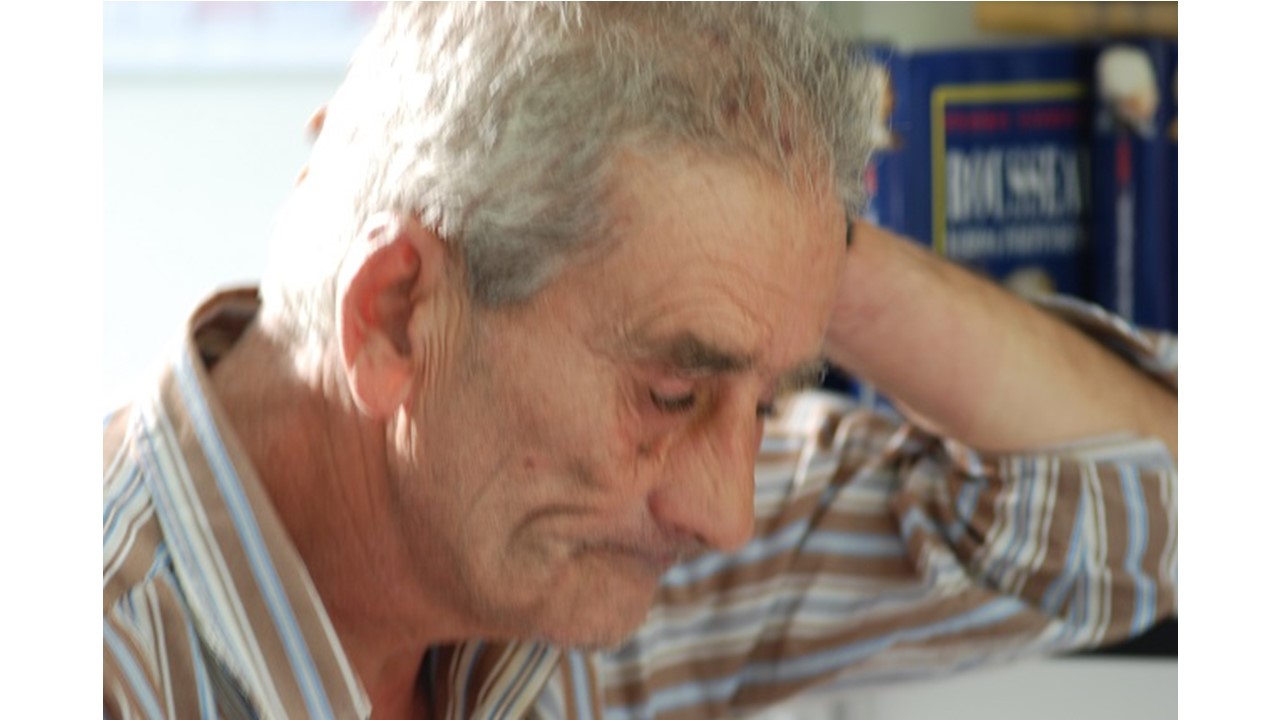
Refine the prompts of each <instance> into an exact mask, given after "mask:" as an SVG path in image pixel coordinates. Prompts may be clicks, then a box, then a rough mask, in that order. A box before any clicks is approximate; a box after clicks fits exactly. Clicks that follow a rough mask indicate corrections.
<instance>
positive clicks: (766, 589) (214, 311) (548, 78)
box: [103, 3, 1177, 718]
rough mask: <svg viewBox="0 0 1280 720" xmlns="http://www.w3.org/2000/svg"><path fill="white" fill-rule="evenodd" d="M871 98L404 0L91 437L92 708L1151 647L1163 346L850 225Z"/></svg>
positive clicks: (778, 25)
mask: <svg viewBox="0 0 1280 720" xmlns="http://www.w3.org/2000/svg"><path fill="white" fill-rule="evenodd" d="M874 87H875V82H874V76H873V74H872V73H871V72H870V71H869V70H868V69H867V68H866V67H865V66H863V65H861V64H858V63H856V62H850V61H849V59H848V58H846V57H845V56H844V55H843V54H842V53H841V52H840V51H839V50H838V48H837V47H836V46H835V45H834V44H833V43H831V42H830V41H829V40H827V39H824V38H823V37H822V36H821V35H820V34H818V33H817V32H816V31H815V30H814V29H813V28H811V27H810V26H809V25H808V24H807V23H806V21H805V19H804V18H803V17H802V16H800V15H798V14H796V13H795V12H793V11H792V9H791V8H788V7H777V6H769V5H763V6H738V5H732V4H725V5H721V4H714V5H700V4H699V5H681V6H665V5H647V4H646V5H639V4H638V5H634V6H632V5H627V6H613V5H584V6H580V7H578V6H564V7H561V6H548V5H541V4H540V5H532V4H529V5H526V4H519V5H510V6H485V5H479V4H470V3H464V4H457V5H450V6H446V7H435V6H429V5H415V4H405V5H400V4H392V5H390V6H389V7H388V9H387V11H386V12H385V13H384V15H383V17H382V18H381V19H380V21H379V24H378V26H377V28H376V29H375V31H374V32H373V34H372V36H371V38H370V40H369V41H368V42H367V44H366V45H365V46H364V47H363V48H362V50H361V51H360V53H359V54H358V55H357V57H356V58H355V60H354V62H353V64H352V66H351V70H350V74H349V77H348V79H347V80H346V82H345V83H344V84H343V85H342V87H341V89H340V90H339V91H338V93H337V95H336V96H335V97H334V99H333V100H332V102H331V103H330V105H329V108H328V114H327V118H326V120H325V123H324V129H323V131H322V132H321V133H320V136H319V137H318V139H317V143H316V147H315V149H314V153H313V156H312V160H311V163H310V170H309V172H308V173H307V175H306V176H305V178H304V179H303V180H302V181H301V182H300V183H299V186H298V188H297V189H296V191H295V193H294V196H293V198H292V199H291V200H290V202H289V204H288V206H287V207H286V208H285V210H284V212H283V214H282V216H281V219H280V222H279V227H278V230H277V238H276V249H277V251H278V252H277V254H276V258H275V260H274V262H273V264H272V266H271V268H270V269H269V272H268V273H267V275H266V277H265V280H264V284H263V287H262V289H261V291H258V290H256V289H252V288H249V289H243V290H235V291H227V292H223V293H220V294H218V295H216V296H214V297H213V298H211V299H210V300H209V301H207V302H206V303H205V304H204V305H203V306H202V307H200V308H199V309H198V310H197V311H196V312H195V313H194V315H193V316H192V319H191V321H190V325H189V328H188V332H187V336H186V341H185V343H184V344H183V345H182V346H181V347H180V348H178V349H177V350H176V352H175V354H174V356H173V357H172V359H171V361H170V362H169V364H168V365H167V366H166V368H165V370H164V371H163V372H162V373H161V374H160V377H159V378H158V379H157V382H156V385H155V392H154V393H153V394H152V395H151V396H150V397H146V398H142V399H140V400H139V401H138V402H137V403H135V404H134V405H132V406H130V407H128V408H125V409H123V410H121V411H120V412H118V413H116V414H114V415H113V416H112V417H111V418H110V420H109V421H108V424H107V427H106V430H105V432H104V459H105V475H106V477H105V481H104V490H103V492H104V534H103V546H104V547H103V550H104V558H103V562H104V565H103V614H104V618H103V637H104V645H103V654H104V677H103V681H104V685H103V695H104V705H105V710H106V714H107V715H108V716H111V717H138V716H142V717H160V716H166V717H180V718H189V717H222V716H231V717H239V716H258V717H271V718H285V717H343V718H346V717H367V716H370V715H372V716H374V717H428V716H430V717H509V716H510V717H527V716H530V715H535V716H547V717H597V716H600V715H609V716H611V717H627V716H638V717H654V716H664V717H706V716H714V715H721V714H737V713H742V712H748V711H751V710H753V709H758V708H761V707H764V706H766V705H767V704H769V703H771V702H776V701H777V700H779V699H781V698H784V697H787V696H788V695H791V694H794V693H795V692H797V691H799V690H801V689H803V688H804V687H807V686H810V685H813V684H816V683H818V682H823V681H828V680H832V679H836V678H842V679H844V680H846V681H849V682H859V681H861V682H867V681H884V680H890V679H895V678H904V677H913V676H919V675H926V674H932V673H937V672H942V671H948V670H955V669H959V668H963V667H969V666H972V665H975V664H978V663H982V662H991V661H997V660H1005V659H1009V658H1013V657H1018V656H1023V655H1031V654H1044V653H1049V652H1053V651H1059V650H1064V649H1068V648H1077V647H1086V646H1091V645H1097V644H1099V643H1102V642H1106V641H1109V640H1114V639H1117V638H1122V637H1126V636H1128V635H1131V634H1133V633H1137V632H1140V631H1141V630H1142V629H1144V628H1146V627H1147V626H1149V625H1150V624H1152V623H1153V622H1155V621H1156V620H1157V619H1158V618H1159V617H1161V616H1163V615H1168V614H1170V613H1171V612H1172V611H1173V609H1174V607H1175V605H1176V557H1177V554H1176V541H1175V537H1176V534H1175V531H1174V528H1175V523H1176V518H1175V500H1174V497H1175V490H1176V472H1175V469H1174V467H1175V466H1174V463H1175V457H1176V450H1177V437H1176V412H1177V405H1176V395H1175V394H1174V393H1175V390H1174V389H1173V388H1175V387H1176V371H1175V370H1174V368H1173V367H1172V365H1170V364H1168V363H1165V364H1164V365H1161V360H1162V358H1163V357H1165V356H1166V355H1167V352H1165V351H1167V350H1168V348H1167V347H1166V346H1165V345H1161V344H1160V343H1159V342H1156V341H1155V340H1153V339H1152V338H1151V337H1150V336H1146V335H1143V334H1140V333H1137V332H1135V331H1132V330H1131V329H1129V328H1127V327H1125V326H1124V325H1122V324H1120V323H1117V322H1113V321H1111V320H1110V319H1108V318H1107V317H1105V316H1104V315H1102V314H1100V313H1097V312H1095V311H1092V310H1091V309H1090V308H1088V307H1086V306H1083V305H1076V304H1071V303H1069V302H1058V303H1057V304H1055V305H1053V311H1052V312H1053V314H1056V315H1058V316H1059V317H1060V318H1061V317H1065V318H1067V319H1068V320H1069V322H1063V321H1062V320H1061V319H1055V318H1053V317H1052V316H1051V314H1047V313H1045V312H1043V311H1042V310H1040V309H1036V308H1033V307H1031V306H1028V305H1025V304H1022V303H1020V302H1019V301H1016V300H1014V299H1013V298H1011V297H1009V296H1007V295H1005V294H1004V293H1003V291H1001V290H998V289H996V288H995V287H993V286H990V285H987V284H986V283H984V282H982V281H980V280H978V279H976V278H974V277H971V276H970V275H968V274H967V273H965V272H964V271H962V270H959V269H957V268H954V267H951V266H949V265H947V264H945V263H943V262H942V261H939V260H937V259H935V258H933V257H931V256H930V255H928V254H927V253H924V252H922V251H919V250H918V249H917V248H915V246H913V245H911V244H909V243H907V242H905V241H902V240H900V239H898V238H894V237H891V236H889V235H886V234H885V233H883V232H881V231H879V230H877V229H876V228H874V227H871V226H866V225H862V224H860V223H853V222H850V221H849V220H848V218H851V217H855V216H856V213H857V210H858V207H859V203H860V195H859V188H860V171H861V168H862V167H863V165H864V164H865V162H866V160H867V157H868V152H869V147H870V143H871V133H872V130H873V126H874V117H873V112H874V107H875V100H876V98H875V97H874ZM1081 329H1083V330H1084V331H1085V332H1084V333H1082V332H1080V330H1081ZM1086 333H1087V334H1091V335H1094V336H1097V337H1101V338H1102V339H1103V342H1095V340H1092V339H1089V337H1087V334H1086ZM1104 347H1106V348H1108V349H1103V348H1104ZM824 358H827V359H830V360H831V361H832V362H835V363H837V364H839V365H840V366H842V367H844V368H846V369H849V370H851V371H854V372H857V373H859V374H860V375H862V376H865V377H867V378H869V379H871V380H872V381H874V382H875V383H876V384H877V386H878V387H881V388H883V389H885V390H886V391H887V392H888V393H890V394H891V395H893V396H894V397H895V398H896V399H897V401H898V402H899V403H900V405H901V407H902V408H903V409H904V412H905V413H906V414H907V416H908V417H909V418H910V419H911V420H910V421H909V422H905V423H902V422H895V421H893V420H891V419H889V418H887V417H881V416H879V415H875V414H871V413H868V412H860V411H856V410H855V409H853V408H851V407H850V406H848V405H847V404H845V403H843V402H842V401H841V400H840V399H839V398H835V397H831V396H826V395H822V394H819V393H805V392H802V393H798V394H797V393H792V392H790V391H792V390H794V389H796V388H798V387H800V386H802V385H804V384H805V383H806V382H807V381H809V380H811V379H812V377H813V376H814V374H815V373H818V372H820V371H821V367H822V363H823V361H824ZM1133 361H1136V362H1137V363H1138V364H1134V362H1133ZM1140 367H1142V368H1145V370H1144V369H1139V368H1140Z"/></svg>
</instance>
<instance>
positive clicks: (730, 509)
mask: <svg viewBox="0 0 1280 720" xmlns="http://www.w3.org/2000/svg"><path fill="white" fill-rule="evenodd" d="M615 168H616V172H617V175H616V177H617V178H619V183H618V185H617V192H615V194H614V196H613V199H612V207H611V208H610V210H611V211H612V213H613V215H612V217H613V218H615V220H616V221H617V240H618V242H617V244H616V245H614V246H613V247H611V249H610V250H609V251H608V252H607V253H602V254H601V256H600V257H594V258H591V259H589V260H585V261H582V262H578V263H574V264H572V265H571V266H569V267H568V268H566V269H565V270H564V271H563V272H562V273H561V274H560V275H559V276H558V277H557V278H556V279H555V280H554V281H553V282H552V283H551V284H550V285H549V286H547V287H546V288H545V289H544V290H543V291H541V292H540V293H538V294H537V295H535V296H534V297H533V298H532V299H531V300H529V301H527V302H524V303H520V304H518V305H516V306H513V307H508V308H502V309H500V310H497V311H477V315H475V316H473V317H472V319H471V321H470V322H469V323H468V328H469V329H468V330H467V331H466V335H467V338H466V341H465V342H462V343H460V344H461V345H465V348H454V349H453V350H454V351H455V352H457V353H459V355H458V358H459V359H458V361H457V362H456V363H455V364H454V366H455V367H456V371H454V372H452V373H451V377H449V378H448V379H446V380H444V381H442V382H439V383H437V384H436V385H435V386H433V387H429V388H428V389H427V391H426V393H425V394H424V399H423V401H422V403H420V407H419V408H418V410H417V411H416V412H415V416H416V422H417V423H418V427H417V428H416V433H414V435H413V439H412V440H410V441H408V443H409V445H410V447H408V448H405V449H404V451H405V452H406V454H411V455H412V456H413V457H414V458H415V460H412V461H410V464H409V465H408V466H407V468H408V469H407V470H406V471H405V472H403V473H402V474H401V479H400V480H399V487H398V492H399V493H400V494H401V509H402V511H403V513H404V514H403V516H402V517H403V519H405V520H406V521H407V522H406V523H405V525H404V527H405V528H406V529H407V530H408V533H409V535H410V537H409V538H407V539H408V540H409V541H410V543H411V545H410V546H411V547H414V548H416V549H417V550H416V552H418V553H421V554H423V555H425V556H429V557H431V558H432V559H431V560H430V563H431V564H432V566H433V570H432V571H431V572H429V573H427V575H428V576H430V580H429V585H428V586H426V587H425V589H426V591H427V592H432V593H436V594H437V595H440V596H442V597H447V601H448V602H449V603H450V604H451V606H452V607H453V608H454V609H455V610H456V611H459V612H463V613H465V614H466V615H467V616H468V617H470V618H472V620H473V621H474V622H475V624H476V627H478V628H483V629H484V632H486V633H490V634H491V636H513V635H514V636H521V637H538V638H543V639H547V640H551V641H554V642H556V643H560V644H565V645H587V646H599V645H608V644H613V643H616V642H619V641H621V640H622V639H624V638H625V637H626V635H627V634H628V633H629V632H630V631H632V630H633V629H634V628H635V627H636V626H637V625H638V624H639V623H640V622H641V621H642V620H643V619H644V617H645V613H646V611H647V609H648V607H649V605H650V603H651V601H652V599H653V596H654V592H655V590H656V588H657V584H658V581H659V578H660V576H661V575H662V573H663V572H664V570H665V569H666V568H667V567H669V566H670V565H671V564H672V563H673V562H675V561H676V560H677V559H678V558H679V557H680V556H681V555H687V554H689V553H691V552H693V551H696V550H698V549H701V548H704V547H711V548H714V549H718V550H731V549H734V548H736V547H739V546H740V545H741V544H742V543H744V542H745V541H746V540H747V539H748V538H749V536H750V533H751V528H752V514H753V495H754V464H755V458H756V453H757V450H758V446H759V442H760V435H761V430H762V425H763V416H764V414H765V413H766V412H767V408H768V406H769V404H770V403H771V402H772V401H773V399H774V398H775V397H776V396H777V394H778V392H779V389H780V388H781V387H785V386H786V385H787V384H788V383H789V382H792V381H796V380H799V379H801V378H803V377H805V376H807V375H810V374H812V373H813V371H814V370H815V368H816V367H817V366H819V365H820V357H821V351H822V339H823V335H824V332H825V329H826V322H827V317H828V315H829V313H830V309H831V305H832V302H833V299H834V294H835V289H836V285H837V281H838V278H839V273H840V270H841V266H842V262H843V255H844V237H845V235H844V231H845V224H844V215H843V210H842V208H841V206H840V204H839V203H838V201H837V199H836V197H835V195H834V193H832V192H831V191H824V192H823V194H822V196H821V197H810V196H808V195H806V194H804V193H803V192H797V193H792V192H791V191H789V190H787V189H786V188H785V186H784V185H783V184H782V183H781V181H779V180H778V179H776V178H773V177H770V176H767V175H766V174H764V173H763V172H761V171H758V170H755V169H754V168H750V167H747V166H744V165H740V164H736V163H735V164H730V163H726V162H723V161H715V160H709V159H705V158H700V157H690V156H687V155H671V156H666V157H664V158H663V159H662V160H661V161H655V160H651V159H646V158H644V157H641V156H640V155H637V154H627V155H623V156H622V157H620V158H619V160H618V161H617V164H616V165H615ZM424 577H426V576H424Z"/></svg>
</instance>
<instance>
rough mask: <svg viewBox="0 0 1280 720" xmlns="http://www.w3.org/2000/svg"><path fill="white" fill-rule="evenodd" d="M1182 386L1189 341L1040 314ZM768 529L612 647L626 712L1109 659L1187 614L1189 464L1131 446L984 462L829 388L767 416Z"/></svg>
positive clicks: (616, 713) (612, 712)
mask: <svg viewBox="0 0 1280 720" xmlns="http://www.w3.org/2000/svg"><path fill="white" fill-rule="evenodd" d="M1042 304H1044V305H1045V306H1047V307H1048V308H1049V309H1050V311H1052V312H1055V313H1057V314H1059V315H1060V316H1062V317H1064V318H1066V319H1067V320H1069V321H1070V322H1073V323H1074V324H1076V325H1077V326H1078V327H1081V328H1082V329H1084V330H1085V331H1086V332H1087V333H1089V334H1090V335H1092V336H1094V337H1095V338H1097V339H1098V340H1099V342H1103V343H1104V344H1106V345H1107V346H1108V347H1111V348H1112V349H1113V350H1115V351H1116V352H1120V353H1122V354H1124V355H1125V356H1126V357H1127V358H1129V359H1130V360H1132V361H1133V362H1134V363H1135V364H1136V365H1138V366H1140V367H1142V368H1144V369H1145V370H1146V371H1147V372H1150V373H1152V374H1153V375H1156V376H1158V377H1159V378H1160V379H1161V381H1162V382H1164V383H1165V384H1166V385H1168V386H1169V387H1170V389H1171V390H1172V391H1174V392H1176V388H1177V360H1176V359H1177V352H1176V348H1177V346H1176V338H1173V337H1172V336H1167V335H1158V334H1153V333H1147V332H1143V331H1139V330H1137V329H1135V328H1132V327H1130V326H1128V325H1126V324H1125V323H1123V321H1119V320H1116V319H1115V318H1113V317H1111V316H1109V315H1107V314H1105V313H1103V312H1102V311H1100V310H1097V309H1096V308H1093V307H1092V306H1088V305H1085V304H1083V303H1077V302H1073V301H1068V300H1059V301H1056V304H1052V303H1042ZM756 482H757V493H756V505H757V507H756V511H757V513H756V514H757V523H756V534H755V537H754V538H753V539H752V540H751V542H750V543H749V544H748V545H747V546H746V547H745V548H744V549H743V550H741V551H739V552H736V553H733V554H718V553H712V554H707V555H703V556H700V557H698V558H695V559H693V560H692V561H689V562H686V563H683V564H681V565H680V566H678V567H676V568H673V569H672V571H671V572H670V573H668V575H667V576H666V577H665V578H664V580H663V583H662V587H661V590H660V594H659V599H658V602H657V604H656V605H655V607H654V609H653V611H652V612H651V614H650V617H649V619H648V620H647V622H646V623H645V625H644V626H643V627H642V628H641V629H640V631H639V632H638V633H637V634H636V635H635V636H634V638H633V639H632V640H630V641H629V642H628V643H627V644H626V645H624V646H622V647H621V648H618V649H617V650H615V651H612V652H607V653H599V654H597V656H596V658H595V661H596V663H597V665H598V667H599V673H598V674H599V681H600V683H601V685H602V692H603V693H604V696H605V705H606V707H607V708H608V710H607V712H606V715H609V716H611V717H640V716H643V717H706V716H712V715H715V716H718V715H722V714H741V713H744V712H750V711H753V710H758V709H761V708H763V707H765V706H767V705H770V704H773V703H776V702H778V701H780V700H783V699H785V698H787V697H789V696H792V695H794V694H795V693H797V692H799V691H801V690H803V689H804V688H806V687H810V686H813V685H816V684H819V683H830V682H838V683H841V684H845V685H849V686H856V685H861V684H870V683H874V684H884V683H887V682H894V681H900V680H913V679H920V678H925V677H930V676H936V675H942V674H947V673H952V672H955V671H959V670H964V669H967V668H972V667H976V666H980V665H987V664H993V663H999V662H1006V661H1009V660H1012V659H1015V658H1020V657H1027V656H1038V655H1047V654H1051V653H1056V652H1062V651H1067V650H1072V649H1078V648H1086V647H1095V646H1099V645H1102V644H1106V643H1110V642H1113V641H1117V640H1121V639H1123V638H1126V637H1130V636H1134V635H1137V634H1140V633H1141V632H1143V631H1145V630H1146V629H1147V628H1149V627H1151V626H1152V625H1153V624H1155V623H1156V622H1158V621H1159V620H1161V619H1163V618H1165V617H1168V616H1170V615H1173V614H1175V613H1176V608H1177V500H1176V495H1177V469H1176V466H1175V464H1174V462H1173V461H1172V459H1171V456H1170V453H1169V452H1168V451H1167V449H1166V448H1165V447H1164V445H1163V444H1162V443H1161V442H1159V441H1158V440H1154V439H1149V438H1138V437H1128V436H1115V437H1104V438H1096V439H1093V440H1091V441H1089V442H1085V443H1076V444H1072V445H1066V446H1059V447H1052V448H1042V449H1039V450H1037V451H1035V452H1024V453H1017V454H1001V455H983V454H980V453H978V452H975V451H973V450H972V449H970V448H967V447H964V446H963V445H961V444H959V443H956V442H953V441H949V440H946V439H944V438H939V437H936V436H932V435H929V434H928V433H926V432H924V431H922V430H920V429H919V428H916V427H913V426H911V425H909V424H903V423H901V422H899V421H897V420H895V419H892V418H889V417H886V416H883V415H878V414H874V413H871V412H868V411H866V410H865V409H858V408H856V407H854V406H853V405H852V404H851V403H849V402H848V401H846V400H844V399H842V398H838V397H835V396H832V395H828V394H823V393H806V394H804V395H801V396H799V397H797V398H795V399H794V400H793V401H792V402H791V403H790V404H789V406H788V407H787V408H786V409H785V412H784V414H783V416H782V417H781V418H780V419H779V420H778V422H776V423H773V424H771V426H770V427H769V428H768V431H767V433H766V438H765V441H764V444H763V446H762V452H761V458H760V461H759V463H758V465H757V476H756Z"/></svg>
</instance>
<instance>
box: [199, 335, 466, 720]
mask: <svg viewBox="0 0 1280 720" xmlns="http://www.w3.org/2000/svg"><path fill="white" fill-rule="evenodd" d="M292 357H293V356H292V354H291V353H290V352H289V349H288V348H287V347H284V346H282V345H281V344H280V343H279V342H278V341H276V340H274V339H273V338H271V337H269V336H268V335H267V334H266V333H265V332H263V331H262V330H261V328H259V327H258V326H257V325H256V324H254V325H250V326H249V328H248V329H246V331H245V333H244V335H243V336H242V337H241V338H240V339H239V340H238V341H237V342H236V344H235V346H234V347H233V348H232V349H231V350H230V351H229V352H228V353H227V354H226V355H225V356H223V357H222V358H221V359H220V360H219V361H218V363H217V364H216V365H215V366H214V367H213V368H212V370H211V377H212V384H213V387H214V391H215V393H216V394H217V396H218V399H219V401H220V403H221V404H222V405H223V407H224V408H225V409H226V411H227V415H228V417H229V418H230V421H231V425H232V427H233V428H234V429H235V432H236V435H237V436H238V438H239V440H240V442H241V444H242V445H243V447H244V449H245V450H246V452H247V453H248V455H249V458H250V459H251V461H252V462H253V465H254V467H255V469H256V470H257V472H258V475H259V477H260V479H261V482H262V484H263V486H264V488H265V490H266V491H267V494H268V495H269V496H270V497H271V500H272V503H273V505H274V506H275V510H276V512H277V513H278V515H279V517H280V519H281V521H282V523H283V525H284V527H285V530H286V531H287V532H288V534H289V537H290V538H291V539H292V541H293V543H294V545H295V547H296V548H297V550H298V553H299V555H300V556H301V557H302V560H303V563H304V564H305V565H306V567H307V571H308V573H309V575H310V576H311V580H312V582H313V583H314V585H315V587H316V590H317V592H318V593H319V595H320V598H321V600H322V601H323V602H324V605H325V609H326V611H327V612H328V614H329V617H330V619H331V621H332V622H333V625H334V629H335V630H336V631H337V633H338V636H339V638H340V639H341V641H342V646H343V649H344V651H345V652H346V654H347V657H348V658H349V660H350V661H351V663H352V665H353V667H354V669H355V670H356V673H357V674H358V675H359V677H360V679H361V682H362V683H363V685H364V687H365V690H366V692H367V693H368V694H369V696H370V699H371V700H372V701H373V702H374V711H375V717H387V716H394V715H398V714H400V713H399V710H396V709H395V708H397V707H404V708H406V709H407V708H408V707H411V706H412V704H413V703H415V702H416V699H415V686H416V679H417V676H418V668H419V665H420V662H421V659H422V656H423V654H424V653H425V651H426V650H427V648H428V647H430V646H431V645H432V644H436V643H441V642H447V641H452V640H456V639H457V634H458V633H456V632H455V630H454V629H455V628H457V627H459V622H458V621H459V620H460V618H453V617H451V613H449V612H448V611H446V610H444V609H442V608H439V607H435V606H434V604H433V603H432V602H431V600H432V598H430V597H428V595H427V593H424V592H423V583H422V582H421V578H422V577H423V575H422V573H421V570H422V568H421V567H415V566H414V565H411V563H418V564H421V563H423V562H424V561H425V560H426V558H425V557H424V556H425V555H429V554H427V553H421V552H417V553H410V552H409V549H408V548H406V547H405V543H404V541H403V540H402V539H401V537H400V536H398V535H397V532H396V527H397V524H396V523H395V522H393V520H392V515H391V511H392V507H391V502H392V501H391V492H390V478H391V472H390V467H389V461H388V454H387V450H388V441H387V434H386V426H385V424H383V423H380V422H375V421H372V420H371V419H369V418H368V417H366V416H364V415H362V414H361V413H360V412H359V411H358V409H356V407H355V405H354V403H352V402H351V401H350V400H349V398H348V397H347V396H346V394H345V392H344V389H343V388H342V387H341V386H340V381H338V380H334V379H332V378H337V377H340V375H338V374H336V373H332V372H325V369H324V368H317V369H315V371H314V372H313V373H312V377H304V376H302V375H300V374H299V371H298V369H297V368H296V367H295V364H294V363H293V361H292ZM326 378H329V379H328V380H326ZM417 699H420V698H417ZM387 710H391V711H392V713H391V715H388V714H387V713H386V711H387Z"/></svg>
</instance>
